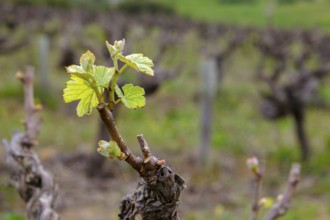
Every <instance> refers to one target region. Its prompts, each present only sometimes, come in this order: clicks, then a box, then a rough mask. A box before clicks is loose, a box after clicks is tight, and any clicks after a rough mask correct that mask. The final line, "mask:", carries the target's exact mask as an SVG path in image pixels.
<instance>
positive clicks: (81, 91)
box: [63, 75, 98, 117]
mask: <svg viewBox="0 0 330 220" xmlns="http://www.w3.org/2000/svg"><path fill="white" fill-rule="evenodd" d="M94 89H95V88H93V87H92V86H91V83H88V81H86V80H85V79H84V78H81V77H79V76H76V75H71V80H69V81H68V82H67V83H66V88H65V89H64V90H63V98H64V102H65V103H68V102H73V101H75V100H79V99H80V102H79V104H78V106H77V115H78V116H79V117H81V116H83V115H85V114H87V115H89V114H90V113H91V112H92V108H93V107H96V106H97V104H98V98H97V95H96V93H95V90H94ZM96 89H97V88H96Z"/></svg>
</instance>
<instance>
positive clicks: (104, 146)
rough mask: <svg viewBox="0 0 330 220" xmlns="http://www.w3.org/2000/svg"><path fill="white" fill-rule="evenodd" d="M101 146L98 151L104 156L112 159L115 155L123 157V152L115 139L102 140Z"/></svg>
mask: <svg viewBox="0 0 330 220" xmlns="http://www.w3.org/2000/svg"><path fill="white" fill-rule="evenodd" d="M98 145H99V148H97V152H98V153H100V154H101V155H102V156H104V157H108V158H110V159H113V158H115V157H117V158H119V159H122V156H123V153H122V152H121V150H120V148H119V147H118V144H117V143H116V142H115V141H109V142H107V141H104V140H100V141H99V143H98Z"/></svg>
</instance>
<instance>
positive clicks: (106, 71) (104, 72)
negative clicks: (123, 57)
mask: <svg viewBox="0 0 330 220" xmlns="http://www.w3.org/2000/svg"><path fill="white" fill-rule="evenodd" d="M92 74H93V75H94V77H95V81H96V85H97V86H98V87H103V88H108V86H109V82H110V80H111V79H112V77H113V75H114V74H115V68H113V67H112V68H109V67H105V66H93V68H92Z"/></svg>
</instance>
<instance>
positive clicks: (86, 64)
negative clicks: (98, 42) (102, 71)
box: [80, 50, 95, 72]
mask: <svg viewBox="0 0 330 220" xmlns="http://www.w3.org/2000/svg"><path fill="white" fill-rule="evenodd" d="M94 62H95V56H94V54H93V53H92V52H91V51H89V50H87V52H86V53H84V54H83V55H81V57H80V66H81V68H82V69H83V70H84V71H86V72H88V71H90V70H91V68H92V66H93V64H94Z"/></svg>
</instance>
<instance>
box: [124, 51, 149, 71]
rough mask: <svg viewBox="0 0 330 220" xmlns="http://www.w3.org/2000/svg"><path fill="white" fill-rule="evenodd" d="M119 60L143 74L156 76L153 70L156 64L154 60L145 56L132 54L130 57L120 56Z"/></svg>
mask: <svg viewBox="0 0 330 220" xmlns="http://www.w3.org/2000/svg"><path fill="white" fill-rule="evenodd" d="M118 59H119V60H121V61H122V62H124V63H126V64H128V65H129V66H130V67H132V68H133V69H135V70H137V71H139V72H141V73H144V74H147V75H149V76H153V75H154V70H153V69H152V67H153V66H154V64H153V62H152V60H151V59H149V58H148V57H144V56H143V54H140V53H139V54H137V53H136V54H130V55H128V56H123V55H121V54H118Z"/></svg>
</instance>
